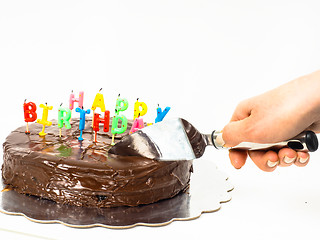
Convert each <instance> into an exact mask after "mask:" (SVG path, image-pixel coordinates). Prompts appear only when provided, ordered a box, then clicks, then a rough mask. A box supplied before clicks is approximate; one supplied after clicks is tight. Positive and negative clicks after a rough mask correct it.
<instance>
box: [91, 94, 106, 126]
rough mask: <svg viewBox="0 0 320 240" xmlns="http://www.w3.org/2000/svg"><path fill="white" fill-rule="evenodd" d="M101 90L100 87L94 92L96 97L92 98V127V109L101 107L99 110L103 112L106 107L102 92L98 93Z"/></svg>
mask: <svg viewBox="0 0 320 240" xmlns="http://www.w3.org/2000/svg"><path fill="white" fill-rule="evenodd" d="M101 90H102V88H100V90H99V92H98V93H97V94H96V97H95V98H94V101H93V104H92V107H91V109H92V114H93V116H92V128H93V117H94V111H95V110H96V108H97V107H99V108H100V109H101V112H105V111H106V107H105V105H104V98H103V95H102V93H100V92H101Z"/></svg>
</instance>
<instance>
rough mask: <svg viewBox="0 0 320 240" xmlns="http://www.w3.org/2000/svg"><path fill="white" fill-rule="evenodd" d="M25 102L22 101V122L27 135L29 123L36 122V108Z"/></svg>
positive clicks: (32, 104)
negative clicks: (24, 124)
mask: <svg viewBox="0 0 320 240" xmlns="http://www.w3.org/2000/svg"><path fill="white" fill-rule="evenodd" d="M26 101H27V100H24V104H23V111H24V121H25V122H26V123H27V127H26V134H29V133H30V131H29V125H28V123H29V122H34V121H35V120H37V113H36V110H37V106H36V104H35V103H33V102H28V103H26Z"/></svg>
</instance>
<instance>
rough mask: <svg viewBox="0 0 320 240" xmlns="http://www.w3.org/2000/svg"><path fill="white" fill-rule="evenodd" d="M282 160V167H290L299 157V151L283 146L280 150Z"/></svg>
mask: <svg viewBox="0 0 320 240" xmlns="http://www.w3.org/2000/svg"><path fill="white" fill-rule="evenodd" d="M278 157H279V160H280V163H279V166H280V167H288V166H291V165H292V164H293V163H295V161H296V159H297V152H296V151H295V150H293V149H291V148H282V149H280V150H279V152H278Z"/></svg>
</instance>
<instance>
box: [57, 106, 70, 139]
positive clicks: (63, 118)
mask: <svg viewBox="0 0 320 240" xmlns="http://www.w3.org/2000/svg"><path fill="white" fill-rule="evenodd" d="M61 105H62V104H61ZM61 105H60V107H59V109H58V127H59V132H60V134H59V135H60V137H61V128H63V126H65V127H66V129H70V128H71V124H70V118H71V110H70V109H69V108H64V107H61Z"/></svg>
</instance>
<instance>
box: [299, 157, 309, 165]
mask: <svg viewBox="0 0 320 240" xmlns="http://www.w3.org/2000/svg"><path fill="white" fill-rule="evenodd" d="M308 160H309V157H307V158H299V162H300V163H302V164H304V163H306V162H307V161H308Z"/></svg>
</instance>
